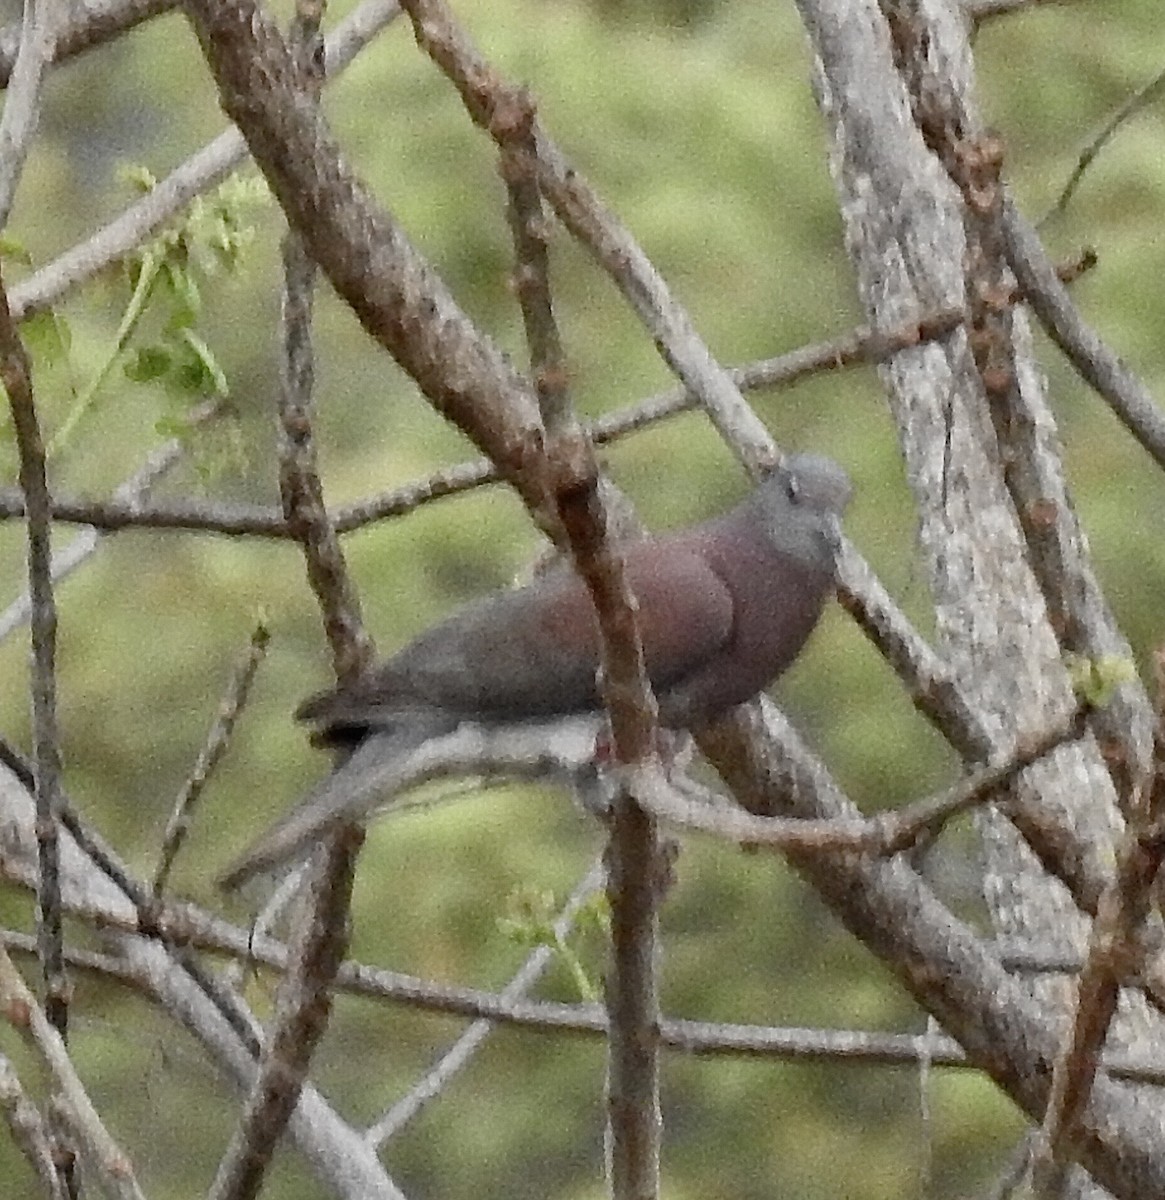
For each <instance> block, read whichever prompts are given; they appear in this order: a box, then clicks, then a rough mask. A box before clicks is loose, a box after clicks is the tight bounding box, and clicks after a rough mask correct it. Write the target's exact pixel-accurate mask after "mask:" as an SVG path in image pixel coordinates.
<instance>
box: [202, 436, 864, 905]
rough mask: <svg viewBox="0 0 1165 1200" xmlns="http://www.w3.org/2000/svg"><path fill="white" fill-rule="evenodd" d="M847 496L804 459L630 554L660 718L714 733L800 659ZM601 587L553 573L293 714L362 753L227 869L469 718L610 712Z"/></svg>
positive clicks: (279, 844)
mask: <svg viewBox="0 0 1165 1200" xmlns="http://www.w3.org/2000/svg"><path fill="white" fill-rule="evenodd" d="M849 496H850V483H849V479H848V478H847V476H846V474H845V472H844V471H843V470H842V469H841V467H839V466H838V465H837V464H836V463H834V462H832V461H831V460H830V459H827V458H822V457H820V456H817V455H809V454H802V455H793V456H790V457H789V458H787V459H786V460H785V463H784V465H783V466H782V467H781V468H778V469H777V470H775V471H774V472H772V473H771V474H770V475H768V476H767V477H766V478H765V479H764V480H763V482H762V483H761V484H760V485H759V486H758V487H757V488H756V489H755V490H754V491H753V492H752V494H751V495H749V496H748V497H747V498H746V499H745V500H744V501H743V502H742V503H741V504H739V505H738V506H737V507H736V508H734V509H732V510H731V511H729V512H727V513H725V514H723V515H722V516H719V517H716V518H714V519H712V520H710V521H707V522H705V523H703V524H700V525H696V526H694V527H692V528H690V529H686V530H682V531H679V532H676V533H671V534H666V535H662V536H659V537H653V538H645V539H643V540H640V541H633V542H629V543H627V544H626V546H625V547H624V557H625V563H626V570H627V578H628V582H629V583H630V585H631V590H632V592H633V593H634V595H635V597H636V599H637V600H638V603H639V625H640V632H641V635H642V638H643V651H644V658H645V662H646V667H647V674H648V677H649V678H650V680H651V685H652V687H653V689H654V690H655V693H656V696H657V698H658V700H659V713H660V721H661V723H662V724H663V725H665V726H667V727H669V728H673V729H691V728H696V727H699V726H701V725H704V724H707V723H708V722H709V721H712V720H714V719H715V718H716V717H718V716H720V715H721V714H722V713H723V712H725V711H726V710H727V709H729V708H731V707H732V706H734V705H736V704H740V703H743V702H744V701H745V700H750V699H751V698H752V697H754V696H755V695H757V693H759V692H760V691H761V690H762V689H764V688H765V687H767V686H768V685H769V684H770V683H772V682H773V680H775V679H776V678H777V676H778V675H780V674H781V672H782V671H784V670H785V668H786V667H788V666H789V665H790V663H792V662H793V660H794V659H795V658H796V657H797V655H798V654H799V653H800V651H801V648H802V646H804V644H805V642H806V640H807V639H808V637H809V635H810V633H811V632H812V631H813V627H814V626H815V625H816V624H817V620H818V617H819V616H820V615H821V611H822V609H823V608H824V607H825V603H826V601H827V600H828V599H829V597H830V596H831V595H832V593H833V591H834V582H835V580H834V575H835V563H834V557H835V546H836V526H837V519H838V518H839V517H840V515H841V513H842V512H843V511H844V509H845V506H846V504H847V502H848V500H849ZM598 669H599V635H598V627H597V622H596V620H595V614H594V608H593V606H592V604H591V599H590V594H589V593H588V592H587V590H586V587H585V586H584V584H583V582H582V580H581V579H580V578H579V576H578V575H577V574H576V573H575V572H574V570H573V569H572V568H571V567H570V566H569V565H566V564H563V565H561V566H558V567H555V568H553V569H551V570H550V571H548V572H546V573H545V574H544V575H542V576H540V577H538V578H536V579H535V580H534V581H533V582H531V583H529V584H526V585H525V586H524V587H520V588H514V589H512V590H509V591H502V592H497V593H494V594H492V595H489V596H486V597H484V598H483V599H481V600H478V601H476V602H474V603H471V604H469V605H467V606H466V607H465V608H462V609H461V610H459V611H458V612H456V613H454V614H453V615H452V616H451V617H448V618H447V619H446V620H444V621H441V622H439V623H438V624H436V625H434V626H433V627H432V628H431V629H429V630H427V631H426V632H425V633H423V634H421V636H420V637H418V638H417V639H416V640H415V641H413V642H411V643H410V644H409V645H407V646H405V647H404V649H403V650H400V651H398V652H397V653H396V654H394V655H393V656H392V657H391V658H389V659H387V660H385V661H384V662H382V663H380V664H379V665H378V666H376V667H374V668H373V669H372V670H370V671H369V672H368V673H367V674H366V675H365V676H363V677H362V678H361V679H359V680H358V681H356V682H355V683H353V684H351V685H348V686H345V687H339V688H336V689H334V690H332V691H327V692H322V693H320V694H319V695H316V696H313V697H311V698H310V699H308V700H307V701H305V702H304V703H303V704H302V705H301V706H300V708H299V710H298V711H297V713H296V716H297V718H298V719H299V720H301V721H306V722H308V723H309V724H311V725H312V726H314V733H313V735H312V740H313V742H315V743H316V744H317V745H325V746H332V747H336V748H349V749H351V751H352V753H351V756H350V757H349V758H347V759H346V760H345V761H344V762H342V763H341V764H340V765H339V766H338V767H337V768H336V770H335V771H333V772H332V774H331V775H329V776H327V777H326V778H325V779H324V780H322V781H321V782H320V784H319V785H317V786H316V787H315V788H314V789H313V790H312V791H310V792H309V793H308V794H307V796H306V797H305V798H304V799H303V800H301V801H300V803H299V804H297V805H296V806H295V807H294V808H292V809H291V810H290V811H289V812H288V813H287V814H285V815H284V816H283V817H281V818H280V819H279V820H278V821H276V822H275V824H274V825H273V826H272V827H271V828H270V829H268V830H267V832H266V833H264V834H263V835H262V836H261V837H260V838H258V839H257V840H256V841H255V842H254V843H253V844H252V845H251V846H250V847H249V848H248V849H247V850H246V852H245V853H244V854H243V855H242V856H241V857H240V858H239V859H238V861H237V862H236V863H235V865H234V866H233V867H231V869H230V870H229V871H228V872H227V873H226V874H225V875H223V876H222V878H221V880H220V883H221V886H223V887H224V888H228V889H230V888H235V887H237V886H239V885H240V884H242V883H244V882H245V881H247V880H248V879H250V878H251V877H253V876H254V875H257V874H260V873H262V872H265V871H268V870H270V869H271V868H273V867H275V866H278V865H279V864H282V863H284V862H286V861H287V860H289V859H292V858H294V857H297V856H299V855H300V854H302V853H303V852H304V851H305V850H306V849H307V847H308V846H310V845H311V844H313V843H315V842H316V841H318V840H319V839H320V838H321V837H323V836H324V835H325V834H326V833H327V832H328V831H329V830H330V829H331V828H332V827H334V826H335V825H336V824H338V823H340V822H341V821H351V820H357V819H360V818H362V817H364V816H365V815H367V813H368V812H369V811H370V810H371V809H372V808H374V807H375V805H376V802H377V800H378V796H379V793H380V792H381V791H382V790H383V788H384V784H385V779H386V777H387V775H388V774H389V773H390V772H391V767H392V764H393V763H394V762H397V761H399V760H400V759H402V757H403V756H406V755H409V754H411V753H413V752H414V751H416V750H417V749H418V748H419V747H422V746H423V745H425V743H427V742H429V741H430V740H431V739H434V738H438V737H441V736H443V735H445V734H449V733H451V732H452V731H454V730H456V729H457V728H458V727H459V726H461V725H462V724H464V723H467V722H472V723H476V724H478V725H482V726H487V727H499V726H509V725H514V724H516V723H523V722H536V721H542V722H545V721H548V720H553V719H555V718H564V717H568V716H576V715H580V714H587V713H593V714H596V715H597V714H598V712H599V711H600V709H601V705H602V701H601V698H600V694H599V686H598Z"/></svg>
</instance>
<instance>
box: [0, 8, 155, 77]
mask: <svg viewBox="0 0 1165 1200" xmlns="http://www.w3.org/2000/svg"><path fill="white" fill-rule="evenodd" d="M176 4H177V0H74V2H73V3H70V4H67V5H64V4H62V5H59V6H58V13H57V17H56V25H57V28H56V30H55V34H56V36H55V37H54V39H53V44H52V45H51V46H50V47H49V52H48V53H49V62H50V63H52V64H53V66H56V65H57V63H61V62H65V61H66V60H67V59H70V58H74V57H76V56H77V55H78V54H82V53H84V52H85V51H86V50H92V49H93V48H94V47H97V46H101V45H104V44H105V43H107V42H110V41H113V40H114V38H117V37H120V36H121V34H123V33H125V32H126V31H127V30H130V29H133V28H134V27H135V26H136V25H140V24H141V23H142V22H143V21H148V20H150V19H151V18H152V17H156V16H158V15H159V14H160V13H164V12H168V11H169V10H170V9H172V8H174V7H175V6H176ZM20 33H21V31H20V26H18V25H6V26H5V27H4V28H3V29H0V87H8V86H10V84H11V77H12V72H13V66H14V63H15V62H16V57H17V54H18V53H19V51H20Z"/></svg>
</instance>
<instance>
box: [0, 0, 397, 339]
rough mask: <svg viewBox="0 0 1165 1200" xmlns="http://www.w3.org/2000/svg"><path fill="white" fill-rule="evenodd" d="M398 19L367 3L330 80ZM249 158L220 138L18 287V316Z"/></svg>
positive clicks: (345, 30)
mask: <svg viewBox="0 0 1165 1200" xmlns="http://www.w3.org/2000/svg"><path fill="white" fill-rule="evenodd" d="M399 15H400V6H399V5H398V4H397V3H396V2H395V0H364V2H363V3H362V4H361V5H360V7H359V8H357V9H356V10H355V12H353V13H351V14H350V15H349V16H348V17H346V18H345V19H344V20H343V21H341V22H340V24H339V25H337V26H336V28H335V30H334V31H333V32H332V34H331V36H330V37H329V38H328V40H327V67H328V78H329V79H331V78H333V77H334V76H336V75H338V74H340V72H342V71H343V70H344V68H345V67H347V66H348V64H349V63H350V62H351V61H352V59H353V58H355V56H356V55H357V54H358V53H359V52H360V51H361V50H362V49H364V47H365V46H367V45H368V44H369V43H370V42H371V41H372V40H373V39H374V38H375V37H376V36H377V34H379V33H380V32H381V30H383V29H384V28H385V27H386V26H387V25H389V24H390V23H391V22H392V21H394V20H395V19H396V18H397V17H398V16H399ZM246 158H247V147H246V144H245V143H244V141H243V139H242V136H241V135H240V134H239V131H238V130H237V129H234V128H231V129H228V130H226V131H225V132H224V133H221V134H219V135H218V137H216V138H215V139H214V140H213V141H211V142H209V143H207V145H206V146H204V147H203V148H202V149H201V150H199V151H197V152H196V153H195V154H193V155H192V156H191V157H190V158H188V159H187V160H186V161H185V162H183V163H182V164H181V165H179V166H178V167H176V168H175V169H174V170H173V171H172V172H171V173H170V174H169V175H167V176H166V177H165V178H164V179H162V180H160V181H159V182H158V183H157V185H156V186H155V187H154V188H152V189H151V190H150V191H149V192H147V193H146V194H145V195H144V196H142V197H140V198H139V199H138V200H136V201H135V202H134V203H133V204H131V205H129V206H128V207H127V208H126V209H124V210H123V211H122V212H121V213H119V214H118V215H117V216H116V217H114V219H113V220H112V221H110V222H109V223H108V224H106V225H104V226H102V227H101V228H100V229H99V230H97V231H96V232H95V233H94V234H92V235H91V236H90V237H89V238H87V239H86V240H85V241H83V242H80V243H78V244H77V245H76V246H73V247H71V248H70V249H68V250H66V251H65V252H64V253H63V254H61V255H59V256H58V257H57V258H56V259H54V260H53V261H52V262H51V263H47V264H46V265H45V266H43V267H41V268H40V270H38V271H36V272H35V273H34V274H33V275H31V276H30V277H29V278H28V279H25V280H23V281H22V282H21V283H19V284H17V285H16V286H15V287H14V288H13V289H12V294H11V296H10V298H9V299H10V303H11V306H12V312H13V315H14V317H15V318H16V319H17V320H23V319H24V318H25V317H29V316H31V315H32V314H33V313H36V312H43V311H44V310H45V309H46V308H49V307H51V306H52V305H53V304H55V303H56V302H57V301H58V300H60V299H61V298H62V297H63V296H65V295H66V294H67V293H68V292H70V291H72V290H73V289H74V288H76V287H79V286H80V285H81V284H83V283H85V282H86V281H87V280H89V279H92V278H93V277H94V276H95V275H98V274H100V273H101V272H102V271H105V270H107V269H108V268H109V267H110V266H112V265H113V264H114V263H116V262H119V261H120V260H121V259H123V258H125V256H126V255H128V254H131V253H132V252H133V251H134V250H135V249H137V247H139V246H140V245H141V244H142V243H143V242H144V241H146V240H147V239H148V238H149V237H151V236H152V235H153V234H155V233H157V231H158V230H159V229H161V227H162V226H163V225H165V224H166V222H167V221H169V220H171V219H173V218H174V217H175V216H176V215H177V214H178V213H179V212H180V211H181V210H182V209H183V208H185V207H186V205H187V204H189V203H190V201H191V200H193V199H194V197H195V196H197V195H200V194H201V193H202V192H206V191H209V190H210V189H211V188H213V187H216V186H217V185H218V184H220V183H221V182H222V181H223V180H224V179H225V178H226V177H227V176H228V175H229V174H230V173H231V172H232V171H234V170H236V169H237V168H238V167H239V166H241V165H242V164H243V163H244V162H245V161H246Z"/></svg>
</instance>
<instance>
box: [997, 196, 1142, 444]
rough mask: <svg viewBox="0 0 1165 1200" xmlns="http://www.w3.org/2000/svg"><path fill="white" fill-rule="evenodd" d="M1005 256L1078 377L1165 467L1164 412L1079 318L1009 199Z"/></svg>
mask: <svg viewBox="0 0 1165 1200" xmlns="http://www.w3.org/2000/svg"><path fill="white" fill-rule="evenodd" d="M1002 219H1003V233H1004V236H1005V237H1006V239H1007V256H1008V261H1009V262H1010V264H1011V269H1012V270H1013V271H1014V272H1015V276H1016V278H1017V279H1018V280H1019V283H1020V286H1021V287H1022V288H1023V292H1024V295H1025V297H1026V298H1027V302H1028V304H1030V305H1031V309H1032V312H1034V313H1035V314H1036V317H1037V318H1038V319H1039V321H1040V324H1041V325H1043V327H1044V329H1045V330H1046V331H1047V334H1048V336H1049V337H1050V338H1051V339H1052V341H1054V342H1055V343H1056V345H1057V346H1059V347H1060V349H1061V350H1062V351H1063V352H1064V354H1065V356H1066V357H1067V359H1068V361H1069V362H1070V363H1071V364H1072V365H1073V366H1074V367H1075V368H1076V370H1077V372H1078V373H1079V375H1080V377H1081V378H1082V379H1083V380H1084V381H1085V382H1086V383H1087V384H1089V386H1091V387H1092V388H1094V389H1095V390H1096V392H1097V394H1098V395H1099V396H1100V397H1101V399H1102V400H1104V401H1105V403H1106V404H1107V405H1108V406H1109V408H1111V409H1112V411H1113V413H1115V415H1116V416H1117V418H1118V419H1119V420H1120V421H1121V423H1122V424H1123V425H1124V427H1125V428H1126V429H1127V430H1128V431H1129V432H1130V433H1131V434H1132V435H1133V437H1134V438H1136V440H1137V441H1138V442H1139V443H1140V444H1141V446H1142V447H1143V448H1144V449H1145V450H1146V451H1147V452H1148V453H1149V455H1150V456H1151V457H1152V458H1153V461H1154V462H1156V464H1157V465H1158V466H1159V467H1165V413H1162V411H1161V409H1160V407H1159V406H1158V405H1157V402H1156V400H1154V398H1153V396H1152V395H1151V394H1150V392H1149V390H1148V388H1146V387H1145V385H1144V384H1143V383H1142V382H1141V381H1140V380H1139V379H1138V378H1137V377H1136V376H1135V375H1134V374H1133V373H1132V372H1131V371H1130V370H1129V369H1128V367H1126V366H1125V365H1124V363H1122V362H1121V360H1120V359H1119V358H1118V357H1117V356H1116V355H1115V354H1114V353H1113V352H1112V351H1111V350H1110V349H1109V348H1108V346H1107V345H1106V344H1105V343H1104V341H1103V340H1102V339H1101V338H1100V337H1099V336H1098V335H1097V333H1096V332H1095V331H1094V330H1093V329H1092V328H1090V327H1089V326H1088V325H1087V324H1086V323H1085V321H1084V319H1083V318H1082V317H1081V316H1080V312H1079V310H1078V309H1077V308H1076V305H1075V304H1074V303H1073V302H1072V298H1071V296H1070V295H1069V294H1068V290H1067V289H1066V288H1065V287H1064V286H1063V284H1061V283H1060V281H1059V279H1057V278H1056V272H1055V270H1054V269H1053V268H1052V265H1051V263H1050V262H1049V261H1048V257H1047V255H1046V254H1045V252H1044V248H1043V246H1042V245H1041V244H1040V239H1039V236H1038V234H1037V233H1036V232H1035V230H1034V229H1032V227H1031V226H1030V225H1029V224H1028V222H1027V221H1026V220H1025V219H1024V218H1023V216H1022V215H1021V214H1020V212H1019V210H1018V209H1017V208H1016V207H1015V205H1014V203H1013V202H1012V201H1011V200H1010V199H1008V200H1005V201H1004V207H1003V218H1002Z"/></svg>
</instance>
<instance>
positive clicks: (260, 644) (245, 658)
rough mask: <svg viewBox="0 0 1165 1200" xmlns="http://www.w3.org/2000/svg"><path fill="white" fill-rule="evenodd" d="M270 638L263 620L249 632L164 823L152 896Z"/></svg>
mask: <svg viewBox="0 0 1165 1200" xmlns="http://www.w3.org/2000/svg"><path fill="white" fill-rule="evenodd" d="M270 640H271V633H270V630H269V629H268V628H267V625H266V623H265V622H262V621H261V622H260V623H259V624H258V625H256V626H255V628H254V629H253V630H252V631H251V638H250V643H249V645H248V647H247V650H246V652H245V654H243V655H242V656H241V657H240V659H239V661H238V662H237V663H236V664H235V668H234V671H233V672H232V674H231V680H230V683H229V685H228V686H227V691H226V694H225V695H224V697H223V699H222V700H221V701H220V702H219V706H218V712H217V714H216V715H215V720H214V724H213V725H212V726H211V729H210V732H209V733H208V734H207V736H206V741H205V742H204V744H203V747H202V749H201V751H200V752H199V755H198V759H197V761H196V762H195V764H194V769H193V770H192V771H191V772H190V775H189V776H188V777H187V779H186V781H185V783H183V785H182V789H181V791H180V792H179V793H178V797H177V799H175V801H174V807H173V809H172V811H171V813H170V819H169V821H167V822H166V830H165V833H164V834H163V835H162V848H161V851H160V852H159V854H158V865H157V867H156V868H155V870H154V881H153V892H154V895H155V896H160V895H161V894H162V892H163V891H165V888H166V883H167V881H168V880H169V878H170V871H171V870H172V868H173V866H174V861H175V859H176V858H177V857H178V852H179V850H180V849H181V848H182V844H183V842H184V841H185V839H186V834H187V833H188V832H189V830H190V818H191V816H192V815H193V812H194V808H195V806H196V805H197V803H198V799H199V797H200V796H201V795H202V792H203V789H204V788H205V787H206V783H207V780H209V778H210V776H211V773H212V772H213V771H214V769H215V767H216V766H217V765H218V763H219V762H220V760H221V759H222V756H223V755H224V754H225V753H226V750H227V747H228V746H229V745H230V740H231V735H232V734H233V732H234V728H235V723H236V722H237V721H238V719H239V715H240V714H241V713H242V711H243V709H244V708H245V707H246V704H247V697H248V696H249V695H250V691H251V684H252V683H254V681H255V674H256V672H257V671H258V670H259V666H260V664H261V663H262V662H263V659H264V657H265V656H266V653H267V645H268V642H269V641H270Z"/></svg>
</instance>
